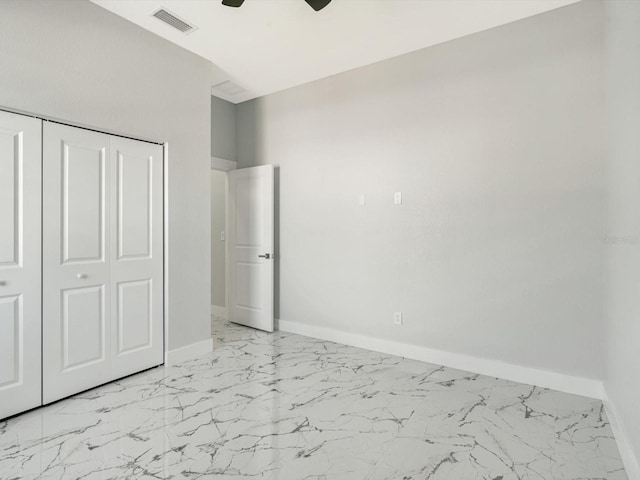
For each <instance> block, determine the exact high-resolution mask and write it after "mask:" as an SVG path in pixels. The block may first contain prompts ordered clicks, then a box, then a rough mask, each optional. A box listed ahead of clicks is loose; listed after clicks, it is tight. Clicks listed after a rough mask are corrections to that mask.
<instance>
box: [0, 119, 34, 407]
mask: <svg viewBox="0 0 640 480" xmlns="http://www.w3.org/2000/svg"><path fill="white" fill-rule="evenodd" d="M41 125H42V121H41V120H38V119H35V118H31V117H26V116H22V115H14V114H11V113H6V112H0V419H2V418H4V417H8V416H10V415H14V414H16V413H19V412H22V411H24V410H28V409H30V408H33V407H36V406H38V405H40V404H41V402H42V396H41V383H40V382H41V380H40V379H41V372H40V369H41V338H42V335H41V330H40V328H41V318H40V315H41V303H40V302H41V296H42V293H41V282H40V272H41V249H40V240H41V232H40V219H41V212H40V210H41V168H42V166H41V161H40V148H41V145H42V143H41V128H42V127H41Z"/></svg>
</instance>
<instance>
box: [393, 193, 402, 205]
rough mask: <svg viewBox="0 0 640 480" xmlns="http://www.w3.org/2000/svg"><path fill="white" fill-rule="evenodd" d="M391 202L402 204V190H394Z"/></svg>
mask: <svg viewBox="0 0 640 480" xmlns="http://www.w3.org/2000/svg"><path fill="white" fill-rule="evenodd" d="M393 203H395V204H396V205H402V192H396V193H394V194H393Z"/></svg>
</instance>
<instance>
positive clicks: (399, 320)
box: [393, 312, 402, 325]
mask: <svg viewBox="0 0 640 480" xmlns="http://www.w3.org/2000/svg"><path fill="white" fill-rule="evenodd" d="M393 323H395V324H396V325H402V312H394V314H393Z"/></svg>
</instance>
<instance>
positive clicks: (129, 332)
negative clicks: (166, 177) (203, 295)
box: [111, 137, 164, 376]
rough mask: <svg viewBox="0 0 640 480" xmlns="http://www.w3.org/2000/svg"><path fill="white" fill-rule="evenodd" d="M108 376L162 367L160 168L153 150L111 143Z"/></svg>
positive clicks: (139, 144)
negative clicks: (110, 299)
mask: <svg viewBox="0 0 640 480" xmlns="http://www.w3.org/2000/svg"><path fill="white" fill-rule="evenodd" d="M111 159H112V162H111V168H112V172H113V174H112V178H111V181H112V190H113V191H114V192H116V194H115V195H114V198H113V200H112V211H113V212H115V215H113V216H112V234H111V238H112V242H111V252H112V255H113V258H114V259H115V260H114V261H113V262H112V266H111V286H112V288H113V292H114V294H113V295H112V313H111V315H112V325H113V327H112V328H113V330H112V363H111V364H112V371H113V372H114V375H115V376H123V375H128V374H130V373H134V372H136V371H140V370H143V369H145V368H150V367H153V366H156V365H159V364H161V363H162V362H163V357H164V355H163V352H164V349H163V333H164V329H163V296H162V295H163V263H162V262H163V244H162V167H163V150H162V147H161V146H159V145H155V144H151V143H148V142H142V141H136V140H130V139H125V138H116V137H113V138H112V139H111Z"/></svg>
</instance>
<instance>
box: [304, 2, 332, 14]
mask: <svg viewBox="0 0 640 480" xmlns="http://www.w3.org/2000/svg"><path fill="white" fill-rule="evenodd" d="M304 1H305V2H307V3H308V4H309V6H310V7H311V8H313V9H314V10H315V11H316V12H318V11H320V10H322V9H323V8H324V7H326V6H327V5H329V3H331V0H304Z"/></svg>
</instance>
